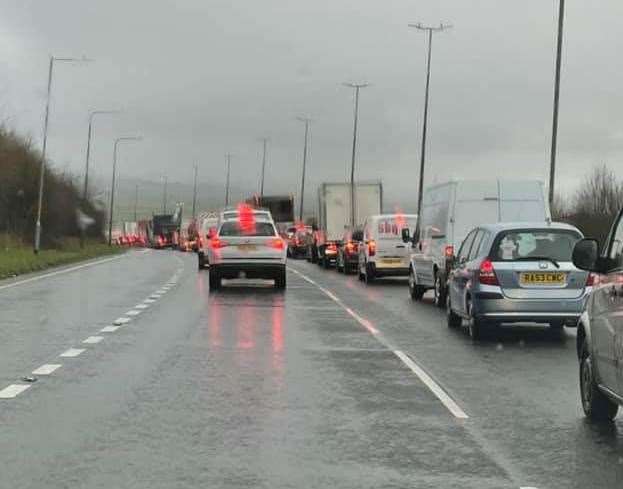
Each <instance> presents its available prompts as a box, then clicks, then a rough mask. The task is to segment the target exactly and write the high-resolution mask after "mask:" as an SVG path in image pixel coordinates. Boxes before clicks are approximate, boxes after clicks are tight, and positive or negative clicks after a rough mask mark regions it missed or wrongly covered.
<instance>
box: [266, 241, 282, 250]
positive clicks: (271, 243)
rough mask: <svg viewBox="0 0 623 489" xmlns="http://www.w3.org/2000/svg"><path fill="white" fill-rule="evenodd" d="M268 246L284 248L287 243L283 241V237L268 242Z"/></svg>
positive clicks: (277, 248)
mask: <svg viewBox="0 0 623 489" xmlns="http://www.w3.org/2000/svg"><path fill="white" fill-rule="evenodd" d="M268 246H270V247H271V248H275V249H276V250H283V249H284V248H285V243H284V242H283V239H281V238H275V239H271V240H270V241H269V242H268Z"/></svg>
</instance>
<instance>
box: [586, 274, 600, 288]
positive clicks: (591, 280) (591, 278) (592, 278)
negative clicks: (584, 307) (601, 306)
mask: <svg viewBox="0 0 623 489" xmlns="http://www.w3.org/2000/svg"><path fill="white" fill-rule="evenodd" d="M598 283H599V275H597V274H596V273H593V272H590V273H589V274H588V277H586V287H592V286H593V285H597V284H598Z"/></svg>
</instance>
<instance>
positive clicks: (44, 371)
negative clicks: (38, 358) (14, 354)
mask: <svg viewBox="0 0 623 489" xmlns="http://www.w3.org/2000/svg"><path fill="white" fill-rule="evenodd" d="M61 366H62V365H60V364H58V363H56V364H49V363H46V364H45V365H41V367H39V368H38V369H36V370H33V371H32V374H33V375H50V374H51V373H52V372H54V371H55V370H57V369H59V368H61Z"/></svg>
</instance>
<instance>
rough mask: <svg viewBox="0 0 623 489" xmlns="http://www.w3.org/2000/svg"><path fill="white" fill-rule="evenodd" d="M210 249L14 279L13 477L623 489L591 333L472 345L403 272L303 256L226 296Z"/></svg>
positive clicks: (2, 447)
mask: <svg viewBox="0 0 623 489" xmlns="http://www.w3.org/2000/svg"><path fill="white" fill-rule="evenodd" d="M195 260H196V259H195V256H194V255H192V254H178V253H173V252H168V251H163V252H156V251H147V252H141V251H131V252H129V253H128V254H126V255H125V256H122V257H120V258H115V259H112V260H110V259H107V260H102V261H99V262H95V263H92V264H89V263H87V264H86V266H84V267H82V266H81V267H80V268H77V269H72V268H75V267H70V269H69V270H67V269H65V270H62V269H61V270H60V271H59V272H60V273H56V272H54V273H52V274H50V275H48V276H42V277H41V276H33V277H32V280H30V279H27V280H29V281H26V282H23V280H24V279H18V280H16V281H13V282H2V283H0V324H1V329H0V338H1V341H0V397H5V398H2V399H0V430H1V436H0V460H2V470H1V471H0V487H2V488H4V487H11V488H15V487H19V488H38V487H46V488H61V487H72V488H73V487H84V488H100V487H101V488H104V487H106V488H110V487H124V488H126V487H136V488H148V487H149V488H177V487H179V488H186V487H224V488H243V487H244V488H255V487H259V488H282V487H283V488H290V487H292V488H295V487H296V488H327V487H335V488H351V487H352V488H368V487H369V488H378V487H396V488H405V487H417V488H429V487H430V488H433V487H434V488H454V487H457V488H458V487H461V488H507V487H508V488H519V487H538V488H601V487H603V488H615V487H621V486H623V422H622V421H621V417H619V418H618V419H617V422H615V423H614V424H613V425H607V426H595V425H592V424H590V423H588V422H586V421H585V420H584V418H583V416H582V413H581V407H580V404H579V398H578V387H577V360H576V358H575V352H574V349H575V337H574V335H575V332H574V331H573V330H570V329H567V330H566V332H565V334H564V336H563V337H562V338H561V337H556V336H552V335H551V334H550V333H549V332H548V331H547V330H546V329H539V328H535V329H530V330H526V329H520V328H512V329H510V330H506V331H504V332H503V333H502V334H501V335H500V337H499V339H498V338H490V339H487V340H484V341H482V342H478V343H473V342H472V341H471V340H470V339H469V338H468V336H467V335H466V334H465V333H464V332H463V331H454V330H449V329H448V328H447V327H446V325H445V316H444V313H443V312H442V311H439V310H437V309H436V308H434V306H433V305H432V304H430V303H429V302H427V301H424V302H423V303H413V302H411V300H410V299H409V298H408V296H407V290H406V284H405V282H404V281H403V280H399V279H395V280H390V279H387V280H384V281H379V282H378V283H376V284H374V285H371V286H365V285H363V284H361V283H359V282H358V281H357V278H356V277H354V276H347V277H345V276H344V275H338V274H336V273H335V272H334V271H324V270H321V269H319V268H317V267H316V266H315V265H311V264H308V263H306V262H303V261H290V263H289V267H290V270H289V272H288V289H287V290H286V291H285V292H276V291H274V290H273V289H272V287H270V286H267V285H266V284H263V283H256V284H254V285H253V286H248V285H243V284H241V283H238V282H232V283H229V284H226V286H225V287H224V288H223V290H221V291H218V292H216V293H209V290H208V280H207V278H208V277H207V273H206V272H199V271H197V270H196V261H195ZM114 323H117V324H114ZM85 340H86V343H85ZM61 355H63V356H61ZM33 371H35V372H37V373H36V374H32V372H33ZM33 375H34V376H35V377H36V378H37V380H36V382H32V383H31V382H28V381H26V380H23V378H24V377H26V376H33Z"/></svg>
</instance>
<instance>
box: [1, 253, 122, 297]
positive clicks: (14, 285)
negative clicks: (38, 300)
mask: <svg viewBox="0 0 623 489" xmlns="http://www.w3.org/2000/svg"><path fill="white" fill-rule="evenodd" d="M123 256H124V255H119V256H113V257H112V258H105V259H102V260H97V261H93V262H90V263H84V264H82V265H77V266H75V267H70V268H64V269H63V270H57V271H55V272H49V273H44V274H43V275H37V276H36V277H31V278H27V279H24V280H19V281H18V282H12V283H10V284H5V285H0V290H2V289H9V288H11V287H17V286H18V285H23V284H27V283H30V282H35V281H37V280H43V279H44V278H49V277H54V276H56V275H62V274H64V273H69V272H74V271H76V270H81V269H83V268H87V267H92V266H95V265H101V264H102V263H106V262H109V261H113V260H118V259H119V258H122V257H123Z"/></svg>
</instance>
